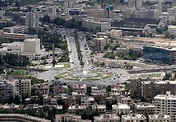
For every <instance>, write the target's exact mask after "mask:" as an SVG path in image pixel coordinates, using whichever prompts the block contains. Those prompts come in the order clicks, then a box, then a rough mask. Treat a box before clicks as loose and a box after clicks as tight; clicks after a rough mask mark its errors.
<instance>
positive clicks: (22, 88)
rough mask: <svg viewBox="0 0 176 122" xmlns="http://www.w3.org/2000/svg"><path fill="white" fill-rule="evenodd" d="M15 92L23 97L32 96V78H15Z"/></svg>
mask: <svg viewBox="0 0 176 122" xmlns="http://www.w3.org/2000/svg"><path fill="white" fill-rule="evenodd" d="M14 88H15V92H17V93H18V94H19V95H21V96H22V97H30V96H31V79H15V80H14Z"/></svg>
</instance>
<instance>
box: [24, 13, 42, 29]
mask: <svg viewBox="0 0 176 122" xmlns="http://www.w3.org/2000/svg"><path fill="white" fill-rule="evenodd" d="M25 22H26V27H28V28H37V27H39V14H38V13H33V12H28V13H26V20H25Z"/></svg>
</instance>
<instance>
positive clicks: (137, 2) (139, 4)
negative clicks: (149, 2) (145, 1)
mask: <svg viewBox="0 0 176 122" xmlns="http://www.w3.org/2000/svg"><path fill="white" fill-rule="evenodd" d="M135 7H136V9H140V8H142V0H135Z"/></svg>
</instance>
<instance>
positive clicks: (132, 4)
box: [128, 0, 143, 9]
mask: <svg viewBox="0 0 176 122" xmlns="http://www.w3.org/2000/svg"><path fill="white" fill-rule="evenodd" d="M142 2H143V1H142V0H128V7H129V8H136V9H140V8H142Z"/></svg>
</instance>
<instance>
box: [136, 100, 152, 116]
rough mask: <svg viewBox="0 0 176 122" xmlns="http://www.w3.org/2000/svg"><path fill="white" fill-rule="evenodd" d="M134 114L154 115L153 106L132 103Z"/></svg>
mask: <svg viewBox="0 0 176 122" xmlns="http://www.w3.org/2000/svg"><path fill="white" fill-rule="evenodd" d="M134 113H138V114H143V115H150V114H154V113H155V105H154V104H150V103H142V102H140V103H134Z"/></svg>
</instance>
